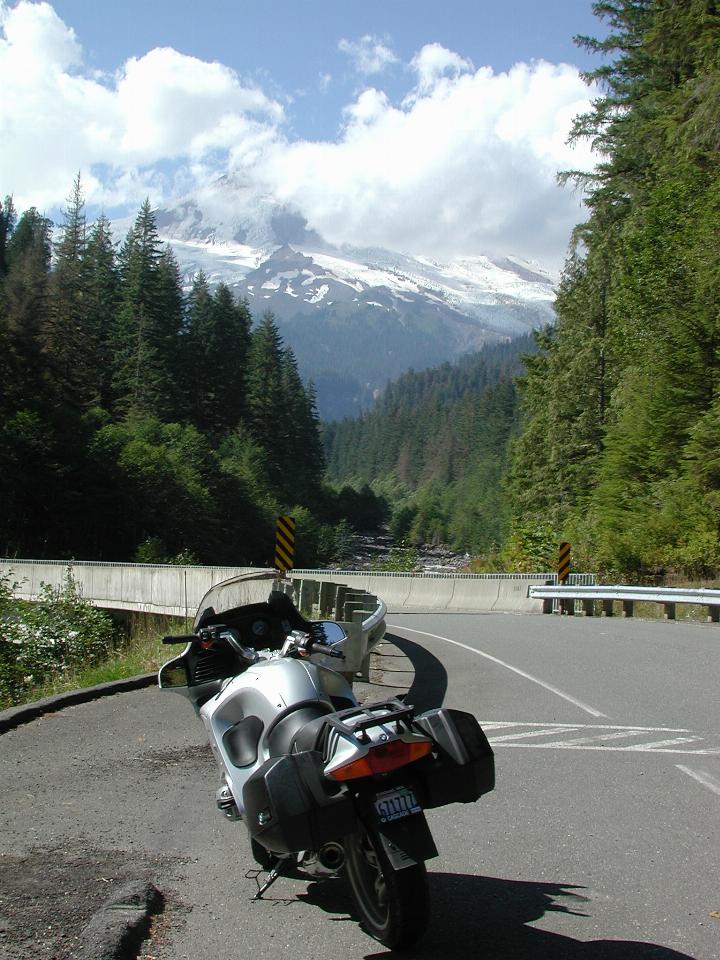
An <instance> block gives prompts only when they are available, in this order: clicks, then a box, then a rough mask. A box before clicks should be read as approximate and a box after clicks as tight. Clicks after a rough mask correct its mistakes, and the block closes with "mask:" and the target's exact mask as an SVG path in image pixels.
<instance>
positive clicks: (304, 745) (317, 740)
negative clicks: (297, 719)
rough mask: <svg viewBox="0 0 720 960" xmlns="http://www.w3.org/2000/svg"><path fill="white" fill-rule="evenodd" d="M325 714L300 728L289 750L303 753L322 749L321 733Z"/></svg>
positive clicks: (323, 727) (323, 728)
mask: <svg viewBox="0 0 720 960" xmlns="http://www.w3.org/2000/svg"><path fill="white" fill-rule="evenodd" d="M326 717H327V714H323V715H322V716H320V717H316V718H315V719H314V720H310V721H309V723H306V724H305V726H303V727H300V729H299V730H298V732H297V733H296V734H295V736H294V737H293V741H292V744H291V745H290V749H291V751H292V752H293V753H303V752H304V751H305V750H319V749H320V748H321V747H322V740H323V732H324V730H325V719H326Z"/></svg>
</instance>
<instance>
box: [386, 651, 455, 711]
mask: <svg viewBox="0 0 720 960" xmlns="http://www.w3.org/2000/svg"><path fill="white" fill-rule="evenodd" d="M385 638H386V640H388V641H389V642H390V643H392V644H394V645H395V646H396V647H397V648H398V650H400V651H401V652H402V653H404V654H405V656H406V657H407V658H408V660H410V662H411V663H412V665H413V669H414V670H415V676H414V678H413V682H412V685H411V687H410V689H409V690H408V692H407V694H406V696H405V701H406V703H411V704H412V705H413V706H414V707H415V709H416V710H417V712H418V713H422V711H423V710H431V709H432V708H433V707H440V706H442V702H443V700H444V699H445V694H446V693H447V687H448V675H447V670H446V669H445V667H444V666H443V665H442V663H441V662H440V661H439V660H438V658H437V657H434V656H433V655H432V654H431V653H430V652H429V651H428V650H426V649H425V648H424V647H421V646H420V645H419V644H417V643H413V642H412V640H406V639H405V638H404V637H398V636H396V635H395V634H394V633H387V634H385Z"/></svg>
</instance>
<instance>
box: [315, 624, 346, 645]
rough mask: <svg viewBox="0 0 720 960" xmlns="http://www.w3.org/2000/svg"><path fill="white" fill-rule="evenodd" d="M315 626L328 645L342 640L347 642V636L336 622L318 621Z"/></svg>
mask: <svg viewBox="0 0 720 960" xmlns="http://www.w3.org/2000/svg"><path fill="white" fill-rule="evenodd" d="M313 626H314V627H315V629H316V630H317V632H318V634H319V635H320V638H321V639H322V640H324V642H325V643H327V644H333V643H339V642H340V640H346V639H347V634H346V633H345V631H344V630H343V628H342V627H341V626H340V624H339V623H335V621H334V620H318V621H316V622H315V623H314V624H313Z"/></svg>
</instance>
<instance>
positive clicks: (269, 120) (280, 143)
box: [0, 0, 602, 266]
mask: <svg viewBox="0 0 720 960" xmlns="http://www.w3.org/2000/svg"><path fill="white" fill-rule="evenodd" d="M599 32H602V25H601V24H600V23H599V22H598V21H597V19H596V18H595V17H594V16H593V14H592V12H591V3H590V2H589V0H543V2H538V0H533V2H531V0H507V2H505V3H499V2H497V0H495V2H492V3H491V2H486V0H474V2H471V0H448V2H446V3H445V4H442V5H441V4H439V3H437V2H429V0H384V2H379V0H363V2H362V3H360V2H355V3H352V2H350V0H334V2H327V0H292V2H291V0H282V2H275V3H267V4H264V5H260V4H257V3H256V2H255V3H249V2H246V0H205V2H204V3H202V4H199V3H197V0H195V2H189V0H123V2H120V3H112V4H111V3H109V2H107V0H54V2H52V3H45V2H44V3H39V2H32V0H20V2H14V0H13V2H7V0H5V2H3V0H0V87H2V88H3V89H4V90H5V93H4V95H3V97H2V98H0V137H1V138H2V142H3V150H2V152H1V153H0V193H2V194H4V193H6V192H12V193H13V194H14V195H15V197H16V202H17V205H18V206H19V207H20V208H21V209H22V208H23V207H24V206H27V205H30V204H34V205H37V206H38V207H40V208H41V209H45V210H48V211H52V210H55V209H57V205H58V204H62V201H63V198H64V197H65V196H66V195H67V193H68V190H69V186H70V184H71V182H72V179H73V176H74V174H75V173H76V172H77V170H78V169H79V170H81V172H82V177H83V181H84V184H85V189H86V192H87V196H88V201H89V204H90V207H91V209H99V208H103V209H106V210H108V211H109V212H111V213H120V212H122V211H123V210H127V211H130V210H132V209H136V208H137V205H138V204H139V202H141V200H142V199H143V198H144V197H145V196H150V198H151V200H152V201H153V202H154V203H156V204H157V205H158V206H161V205H172V203H174V202H176V201H177V200H178V199H180V198H182V197H183V196H187V195H192V196H200V197H201V199H202V202H203V203H204V204H205V205H206V206H208V207H210V208H211V207H212V206H213V204H215V205H216V206H217V205H218V204H219V203H221V202H222V204H223V205H227V203H228V192H227V189H226V190H225V192H224V193H223V195H222V197H220V195H219V193H218V190H217V187H216V186H215V185H216V184H218V183H219V182H220V178H224V182H225V184H226V186H227V184H228V183H230V184H231V185H232V184H235V185H241V187H242V189H238V190H236V191H235V193H234V194H232V196H231V197H230V201H229V202H230V203H231V205H232V204H235V205H236V206H237V210H236V214H237V216H238V217H242V216H243V215H244V214H246V213H247V210H248V204H250V206H252V202H256V200H257V198H258V197H262V196H271V197H273V198H275V199H277V200H279V201H280V202H283V203H286V204H288V205H290V206H292V207H294V208H296V209H298V210H299V211H300V212H301V213H302V214H303V215H305V216H306V218H307V219H308V221H309V222H310V224H311V226H313V227H315V228H316V229H318V230H319V231H320V232H321V233H322V234H323V235H324V236H326V237H327V238H328V239H330V240H332V241H334V242H340V243H342V242H350V243H356V244H368V245H381V246H388V247H391V248H393V249H400V250H403V251H404V252H408V253H416V254H424V255H428V256H433V257H435V258H439V259H442V258H446V259H447V258H451V257H457V256H462V255H474V254H477V253H482V252H493V253H515V254H519V255H521V256H527V257H528V258H530V259H536V260H539V261H540V262H543V263H546V264H547V265H549V266H557V265H558V264H559V263H560V262H561V260H562V257H563V255H564V252H565V249H566V246H567V240H568V237H569V233H570V230H571V229H572V226H573V225H574V223H576V222H577V221H578V220H579V219H581V218H582V215H583V213H582V209H581V206H580V198H579V197H578V196H576V195H573V194H572V192H571V191H568V190H567V189H565V190H564V191H562V190H560V188H558V187H557V186H556V184H555V174H556V173H557V170H558V169H564V168H567V167H569V166H570V167H582V168H583V169H587V168H588V167H590V166H591V165H592V162H593V158H592V156H591V154H590V151H589V149H588V148H587V146H583V145H580V146H578V147H576V148H574V150H570V149H569V148H568V147H567V146H566V145H565V141H566V138H567V132H568V130H569V128H570V124H571V121H572V117H573V116H574V115H576V114H577V112H579V111H580V110H583V109H586V108H587V104H588V101H589V97H590V96H591V92H590V91H589V90H588V88H587V87H586V86H585V85H584V84H583V82H582V81H581V79H580V77H579V71H580V70H582V69H587V68H588V67H591V66H592V65H593V63H594V62H595V61H594V59H590V58H588V57H587V55H586V54H585V53H584V51H582V50H580V49H578V48H577V47H576V46H575V45H574V44H573V40H572V38H573V36H574V35H575V34H577V33H590V34H596V35H597V34H598V33H599ZM249 198H255V199H254V200H252V202H251V199H249Z"/></svg>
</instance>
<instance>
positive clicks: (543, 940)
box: [299, 873, 691, 960]
mask: <svg viewBox="0 0 720 960" xmlns="http://www.w3.org/2000/svg"><path fill="white" fill-rule="evenodd" d="M428 879H429V881H430V901H431V904H432V915H431V919H430V924H429V926H428V930H427V932H426V933H425V935H424V937H423V938H422V939H421V941H420V943H418V944H417V945H416V946H415V947H412V948H411V949H410V950H408V951H404V952H403V953H402V956H405V957H413V958H417V960H426V958H427V960H431V958H432V960H438V958H439V957H442V958H443V960H474V958H478V960H479V958H481V957H482V958H492V960H538V958H542V960H691V958H690V957H689V955H688V954H684V953H678V952H677V951H676V950H672V949H670V948H668V947H663V946H660V945H658V944H654V943H643V942H637V941H629V940H616V939H613V940H591V941H588V942H584V941H581V940H575V939H574V938H572V937H568V936H565V935H563V934H558V933H551V932H549V931H547V930H540V929H538V928H536V927H531V926H527V924H529V923H531V922H532V921H534V920H539V919H540V918H541V917H542V916H544V915H545V914H546V913H565V914H571V915H573V916H577V917H588V918H589V917H590V916H591V914H590V913H589V912H588V907H589V903H590V900H589V898H588V897H586V896H584V895H583V894H582V891H583V889H584V888H583V887H579V886H574V885H572V884H562V883H538V882H533V881H524V880H505V879H501V878H498V877H478V876H469V875H465V874H451V873H430V874H429V875H428ZM299 899H300V900H302V901H304V902H306V903H308V904H312V905H313V906H314V907H315V908H317V907H320V909H322V910H325V911H326V912H327V913H332V914H345V916H337V917H336V918H334V919H336V920H338V921H339V920H346V919H348V917H352V918H353V919H357V918H356V917H355V916H354V913H353V908H352V903H351V900H350V896H349V893H348V892H347V888H346V887H345V884H344V883H341V882H339V881H334V880H330V881H319V882H316V883H312V884H311V885H310V886H309V887H308V889H307V893H306V894H304V895H301V896H300V897H299ZM610 935H612V932H611V931H610ZM396 955H397V956H400V955H401V954H396V953H395V951H392V950H386V949H384V948H379V950H378V951H376V952H370V953H368V954H366V955H365V960H386V958H390V957H393V956H396Z"/></svg>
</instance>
